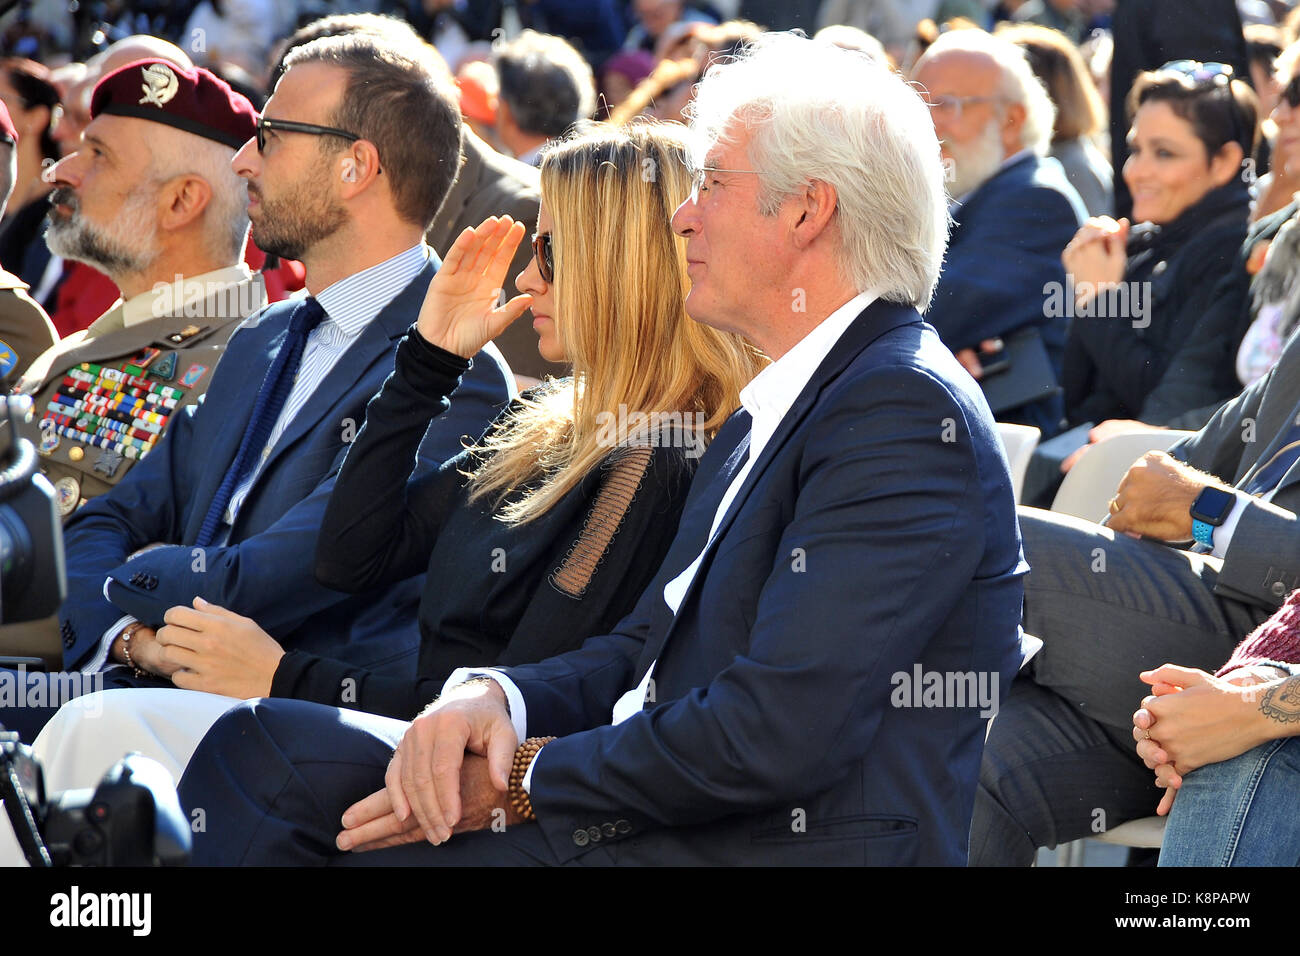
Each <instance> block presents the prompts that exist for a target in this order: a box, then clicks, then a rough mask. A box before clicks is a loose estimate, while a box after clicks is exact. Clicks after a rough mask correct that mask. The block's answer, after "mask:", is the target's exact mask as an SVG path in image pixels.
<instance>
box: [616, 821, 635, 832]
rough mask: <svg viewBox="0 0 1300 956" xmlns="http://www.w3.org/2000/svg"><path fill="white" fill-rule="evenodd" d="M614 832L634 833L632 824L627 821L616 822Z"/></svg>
mask: <svg viewBox="0 0 1300 956" xmlns="http://www.w3.org/2000/svg"><path fill="white" fill-rule="evenodd" d="M614 830H615V831H616V832H618V833H622V834H628V833H631V832H632V824H630V823H628V822H627V821H626V820H615V821H614Z"/></svg>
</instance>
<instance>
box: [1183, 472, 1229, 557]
mask: <svg viewBox="0 0 1300 956" xmlns="http://www.w3.org/2000/svg"><path fill="white" fill-rule="evenodd" d="M1236 503H1237V496H1236V495H1235V494H1234V493H1233V492H1231V491H1225V490H1224V489H1222V488H1214V487H1207V488H1202V489H1201V493H1200V494H1199V495H1197V496H1196V500H1195V501H1193V502H1192V507H1191V512H1192V537H1193V538H1195V539H1196V541H1197V543H1199V544H1203V545H1205V546H1206V547H1207V548H1212V547H1214V529H1215V528H1217V527H1219V525H1221V524H1223V522H1224V521H1226V520H1227V518H1228V515H1229V514H1231V513H1232V506H1233V505H1235V504H1236Z"/></svg>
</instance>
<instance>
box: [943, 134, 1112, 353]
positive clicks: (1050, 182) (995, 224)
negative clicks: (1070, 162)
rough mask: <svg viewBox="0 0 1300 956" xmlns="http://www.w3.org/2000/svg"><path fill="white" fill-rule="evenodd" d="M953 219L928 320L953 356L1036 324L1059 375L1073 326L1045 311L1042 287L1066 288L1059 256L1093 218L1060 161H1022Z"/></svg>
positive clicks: (1031, 158) (977, 192)
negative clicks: (1069, 327) (1056, 285)
mask: <svg viewBox="0 0 1300 956" xmlns="http://www.w3.org/2000/svg"><path fill="white" fill-rule="evenodd" d="M952 218H953V227H952V235H951V237H950V238H949V240H948V255H947V256H946V257H945V259H944V264H943V272H942V273H941V274H940V275H939V285H938V288H936V289H935V292H934V299H933V301H931V303H930V308H929V309H928V310H926V313H925V320H926V321H927V322H929V323H930V324H931V325H933V326H934V327H935V328H936V329H938V330H939V335H940V336H941V337H942V338H943V341H944V344H945V345H947V346H948V347H949V348H950V349H952V350H953V351H957V350H958V349H964V348H978V347H979V343H980V342H982V341H983V340H984V339H993V338H997V337H998V336H1001V335H1006V334H1008V333H1010V332H1014V331H1016V330H1017V329H1021V328H1024V327H1025V326H1030V325H1033V326H1037V327H1038V328H1040V329H1041V330H1042V333H1043V340H1044V342H1045V343H1046V345H1047V351H1048V354H1049V355H1050V356H1051V357H1052V363H1053V364H1054V365H1055V366H1056V370H1057V377H1058V378H1059V377H1060V370H1061V357H1062V355H1063V354H1064V349H1065V333H1066V328H1067V325H1068V322H1067V320H1066V319H1065V318H1064V317H1057V318H1049V317H1048V316H1047V315H1046V314H1045V312H1046V310H1045V309H1044V302H1045V301H1046V298H1047V296H1046V294H1045V293H1044V291H1043V286H1044V285H1046V284H1047V283H1049V282H1059V283H1061V287H1062V289H1063V290H1064V285H1065V267H1064V266H1063V265H1062V264H1061V253H1062V252H1064V251H1065V247H1066V246H1067V245H1068V244H1069V242H1070V240H1071V239H1073V238H1074V234H1075V233H1076V232H1077V231H1078V229H1079V226H1081V225H1082V224H1083V221H1084V219H1086V218H1087V212H1086V210H1085V209H1084V208H1083V202H1082V200H1080V199H1079V194H1078V193H1077V192H1076V191H1075V189H1074V187H1073V186H1071V185H1070V181H1069V180H1068V179H1066V178H1065V171H1064V170H1063V169H1061V164H1060V163H1058V162H1057V161H1056V160H1054V159H1050V158H1044V157H1041V156H1035V155H1032V154H1031V155H1029V156H1024V157H1022V158H1020V159H1018V160H1017V161H1016V162H1014V163H1011V164H1010V165H1009V166H1007V167H1006V168H1005V169H1003V170H1001V171H1000V172H998V173H997V174H996V175H995V176H993V177H992V178H991V179H989V180H988V181H987V182H986V183H984V184H983V185H982V186H980V187H979V188H978V189H976V190H975V191H974V192H972V193H971V194H970V196H969V197H968V198H967V199H966V200H965V201H964V202H961V203H958V204H957V208H956V210H955V211H954V212H953V214H952ZM1062 294H1064V292H1063V293H1062ZM1071 304H1073V303H1071Z"/></svg>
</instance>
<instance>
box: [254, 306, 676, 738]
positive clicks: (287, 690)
mask: <svg viewBox="0 0 1300 956" xmlns="http://www.w3.org/2000/svg"><path fill="white" fill-rule="evenodd" d="M467 367H468V363H467V362H465V361H464V360H462V359H460V358H459V357H457V356H454V355H452V354H450V353H448V352H445V351H443V350H442V349H439V348H437V347H435V346H433V345H430V344H429V343H427V342H425V341H424V339H422V338H420V336H419V335H418V334H417V333H415V331H414V330H412V331H411V332H410V333H408V334H407V336H406V338H405V339H404V340H403V341H402V343H401V345H400V346H399V348H398V350H397V356H396V365H395V368H394V371H393V374H392V375H390V376H389V378H388V380H387V381H386V382H385V383H384V387H383V389H382V390H381V391H380V393H379V394H378V395H376V396H375V397H374V398H373V399H371V401H370V404H369V405H368V406H367V409H366V420H365V425H364V426H363V427H362V429H361V431H360V432H359V433H358V435H357V438H356V441H355V442H354V443H353V446H352V448H351V449H349V451H348V454H347V457H346V458H345V460H344V462H343V467H342V470H341V472H340V473H339V478H338V482H337V484H336V486H335V488H334V492H333V494H332V495H331V497H330V502H329V507H328V509H327V510H326V513H325V520H324V523H323V525H322V527H321V533H320V536H319V539H318V545H317V550H316V576H317V579H318V580H319V581H321V583H323V584H325V585H326V586H328V587H331V588H335V589H337V590H341V591H347V592H357V591H364V590H366V589H368V588H370V587H373V586H374V585H375V584H376V583H378V582H381V581H386V580H394V579H400V578H405V577H409V576H411V575H414V574H418V573H420V572H421V571H425V570H426V569H427V577H426V580H425V587H424V593H423V595H422V596H421V599H420V610H419V624H420V635H421V643H420V656H419V665H418V676H417V675H412V676H411V677H409V678H396V677H388V676H380V675H376V674H372V673H369V672H368V671H366V670H364V669H361V668H357V667H355V666H352V665H349V664H345V663H343V662H341V661H334V660H329V659H326V658H321V657H315V656H313V655H310V654H305V653H302V652H299V651H289V652H288V653H286V654H285V655H284V657H283V658H282V659H281V661H280V665H279V667H278V668H277V670H276V672H275V677H274V680H273V682H272V686H271V694H272V696H275V697H295V698H299V699H302V700H311V701H317V702H319V703H323V704H330V705H333V706H336V707H345V708H351V709H355V710H362V711H367V712H369V713H375V714H382V715H385V716H390V717H397V718H401V719H407V720H409V719H412V718H414V717H415V716H416V715H417V714H418V713H419V712H420V710H421V709H422V708H423V707H424V706H425V705H426V704H428V703H429V702H430V701H432V700H433V699H434V698H435V697H436V696H437V695H438V693H439V692H440V691H441V689H442V684H443V682H444V681H445V680H446V679H447V677H448V675H450V673H451V672H452V670H454V669H455V668H457V667H462V666H483V665H492V664H517V663H527V662H532V661H537V660H541V659H542V658H545V657H549V656H551V655H554V654H559V653H563V652H564V651H567V650H571V649H573V648H575V647H577V646H578V645H579V644H581V643H582V642H583V641H584V640H585V639H586V638H588V637H591V636H593V635H597V634H604V633H607V632H608V631H609V630H611V629H612V628H613V626H614V625H615V624H616V623H617V622H618V621H619V620H620V619H621V618H622V617H623V616H624V615H625V614H626V613H627V612H628V611H630V610H631V609H632V607H633V605H634V604H635V603H636V601H637V599H638V598H639V597H640V596H641V592H642V591H643V590H644V589H645V587H646V586H647V585H648V584H649V582H650V580H651V579H652V578H653V577H654V574H655V572H656V571H658V569H659V565H660V563H661V562H662V560H663V558H664V555H665V554H666V553H667V551H668V546H669V544H670V543H671V542H672V539H673V536H674V535H675V533H676V530H677V521H678V518H680V516H681V509H682V506H683V504H684V503H685V499H686V491H687V488H688V486H689V484H690V478H691V475H692V473H693V470H694V464H695V463H694V461H693V460H691V459H689V458H688V457H687V456H686V454H685V453H684V451H683V450H682V449H681V448H675V447H662V448H654V449H652V450H649V451H648V452H647V451H640V452H636V451H635V450H631V449H620V450H617V451H614V452H612V453H611V455H610V456H609V457H608V458H607V459H606V461H605V462H604V463H603V464H602V466H601V467H600V468H596V469H593V472H592V473H591V474H588V475H587V476H586V477H585V478H584V479H583V480H582V482H581V483H580V484H579V485H578V486H576V487H575V488H573V489H572V490H571V491H570V492H569V493H568V494H567V495H565V496H564V497H563V498H562V499H561V500H560V501H558V502H557V503H556V504H555V505H554V506H553V507H552V508H551V509H549V510H548V511H547V512H546V513H545V514H544V515H542V516H541V517H539V518H536V519H534V520H533V521H531V522H529V523H528V524H525V525H522V526H518V527H512V526H509V525H506V524H504V523H503V522H501V521H498V520H496V519H495V518H494V517H493V515H494V514H495V513H496V511H497V508H496V507H495V506H496V500H495V495H489V496H486V497H484V498H480V499H479V500H477V501H475V502H474V503H472V504H471V503H470V502H469V501H468V489H467V487H466V479H465V477H464V476H463V475H462V474H461V472H462V471H464V470H469V469H470V468H471V467H472V466H473V465H474V463H475V461H476V459H475V457H474V456H475V455H476V454H478V452H477V451H476V450H475V449H473V448H471V449H467V450H466V451H465V452H463V453H462V454H460V455H458V456H456V458H453V459H451V460H450V461H448V462H446V463H444V464H443V465H442V467H440V468H439V469H437V470H435V471H431V472H427V473H425V474H419V473H416V474H412V471H411V469H412V464H413V462H414V461H415V456H416V450H417V448H418V447H419V444H420V440H421V438H422V437H423V436H424V432H425V430H426V429H427V428H428V425H429V421H430V420H431V419H432V418H434V417H436V416H437V415H438V414H440V413H441V412H442V411H443V410H444V409H445V408H446V407H447V403H448V399H447V396H449V395H450V394H451V392H452V390H453V389H454V388H455V386H456V384H457V382H458V380H459V376H460V375H461V373H462V372H464V370H465V369H466V368H467ZM620 456H621V457H622V459H623V460H622V463H621V464H620V465H615V461H616V460H618V459H619V458H620ZM641 466H644V467H643V468H642V467H641ZM629 475H630V476H631V477H630V479H629ZM638 478H639V484H637V479H638ZM602 487H605V488H606V492H605V494H606V496H608V495H609V494H611V493H613V492H615V491H617V490H618V489H620V488H621V489H622V490H623V491H624V492H627V491H630V490H631V489H632V488H633V487H635V489H636V490H635V495H634V496H633V498H632V501H631V504H630V505H629V506H628V507H627V508H626V511H625V512H623V514H622V517H621V521H619V518H618V515H617V513H615V515H614V519H613V520H614V521H616V522H619V523H618V524H617V526H616V528H615V529H614V533H613V536H612V538H610V539H609V541H608V544H607V545H604V543H603V542H604V539H603V537H602V536H601V535H600V533H599V532H600V529H601V528H602V527H604V528H605V531H606V534H608V531H609V527H608V526H609V521H608V520H607V516H604V513H603V512H602V515H594V514H593V508H592V506H593V502H594V501H595V499H596V496H597V494H598V493H599V492H600V491H601V489H602ZM616 497H617V495H616ZM624 498H625V496H624ZM593 544H594V546H595V547H594V550H593ZM566 559H567V561H566ZM593 564H594V566H595V571H594V573H590V574H589V578H588V575H587V573H583V571H582V570H581V568H585V569H586V571H587V572H590V569H591V567H592V565H593ZM575 566H578V567H579V568H580V570H579V571H578V572H577V573H576V574H575V571H574V568H575ZM562 568H564V569H566V570H564V571H561V569H562ZM575 580H576V581H579V582H580V584H579V586H575V584H574V582H575ZM582 585H585V586H582Z"/></svg>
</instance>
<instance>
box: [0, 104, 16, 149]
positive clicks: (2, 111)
mask: <svg viewBox="0 0 1300 956" xmlns="http://www.w3.org/2000/svg"><path fill="white" fill-rule="evenodd" d="M0 135H3V136H7V137H9V142H11V143H17V142H18V130H16V129H14V121H13V120H12V119H11V118H10V117H9V107H7V106H5V101H4V100H0Z"/></svg>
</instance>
